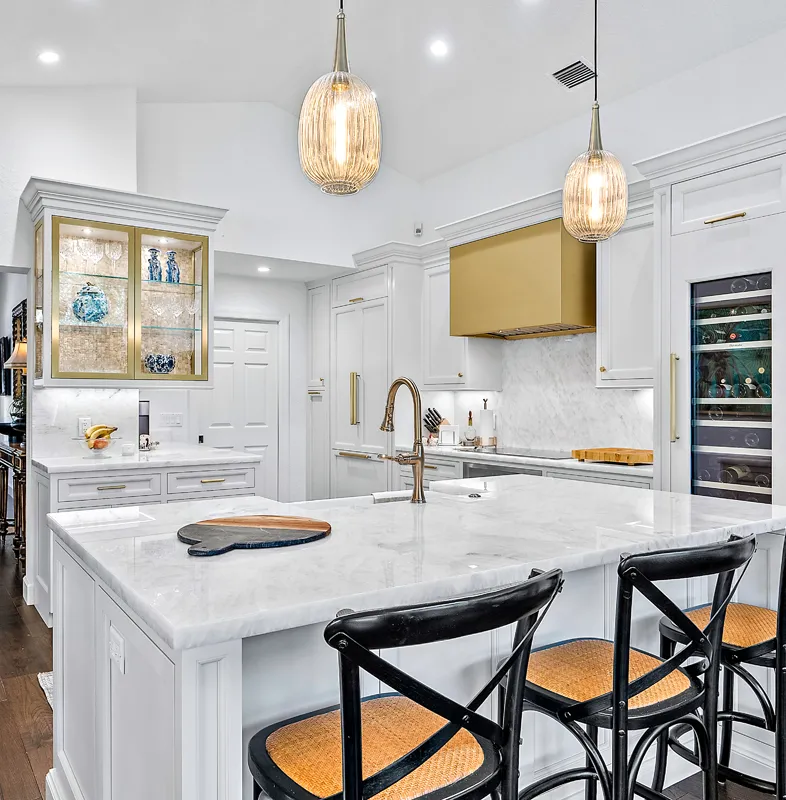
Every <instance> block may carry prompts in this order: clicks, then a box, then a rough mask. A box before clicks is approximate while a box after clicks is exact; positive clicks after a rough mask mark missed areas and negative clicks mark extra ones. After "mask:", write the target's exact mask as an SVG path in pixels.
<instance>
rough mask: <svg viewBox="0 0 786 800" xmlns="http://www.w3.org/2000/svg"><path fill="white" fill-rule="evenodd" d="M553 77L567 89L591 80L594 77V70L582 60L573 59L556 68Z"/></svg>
mask: <svg viewBox="0 0 786 800" xmlns="http://www.w3.org/2000/svg"><path fill="white" fill-rule="evenodd" d="M554 77H555V78H556V79H557V80H558V81H559V82H560V83H561V84H562V85H563V86H565V87H567V88H568V89H575V87H576V86H581V84H582V83H587V81H591V80H592V79H593V78H594V77H595V70H594V69H592V67H590V66H588V65H587V64H585V63H584V62H583V61H574V62H573V63H572V64H569V65H568V66H567V67H563V68H562V69H558V70H557V71H556V72H555V73H554Z"/></svg>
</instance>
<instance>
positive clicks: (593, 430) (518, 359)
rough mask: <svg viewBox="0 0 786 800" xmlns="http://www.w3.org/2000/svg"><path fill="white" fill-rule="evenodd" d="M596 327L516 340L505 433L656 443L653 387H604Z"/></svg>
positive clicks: (524, 437)
mask: <svg viewBox="0 0 786 800" xmlns="http://www.w3.org/2000/svg"><path fill="white" fill-rule="evenodd" d="M595 339H596V335H595V334H594V333H592V334H589V333H584V334H580V335H575V336H553V337H548V338H544V339H523V340H520V341H515V342H508V343H507V344H506V346H505V350H504V356H503V376H502V389H503V390H502V393H501V394H500V395H499V408H498V416H497V436H498V438H499V440H500V441H501V442H504V444H506V445H510V446H514V447H531V448H536V449H541V448H544V449H555V448H556V449H560V450H571V449H573V448H578V447H642V448H646V449H652V444H653V429H652V425H653V405H652V403H653V397H652V390H651V389H598V388H596V386H595V370H596V368H597V367H596V364H595Z"/></svg>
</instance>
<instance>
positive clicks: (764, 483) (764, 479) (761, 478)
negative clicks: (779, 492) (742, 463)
mask: <svg viewBox="0 0 786 800" xmlns="http://www.w3.org/2000/svg"><path fill="white" fill-rule="evenodd" d="M754 483H755V484H756V485H757V486H761V487H762V489H766V488H769V485H770V476H769V475H767V473H766V472H760V473H759V474H758V475H757V476H756V478H755V479H754Z"/></svg>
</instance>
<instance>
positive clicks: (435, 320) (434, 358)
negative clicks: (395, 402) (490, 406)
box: [423, 264, 467, 386]
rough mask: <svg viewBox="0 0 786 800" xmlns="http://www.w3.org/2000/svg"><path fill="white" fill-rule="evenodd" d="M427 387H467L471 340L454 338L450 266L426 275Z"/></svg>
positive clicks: (436, 268)
mask: <svg viewBox="0 0 786 800" xmlns="http://www.w3.org/2000/svg"><path fill="white" fill-rule="evenodd" d="M423 302H424V309H423V310H424V326H423V328H424V330H423V337H424V343H423V344H424V350H425V358H426V364H425V374H424V379H423V383H424V384H425V385H427V386H428V385H435V386H440V385H445V384H459V385H462V384H464V383H466V375H467V340H466V339H465V338H464V337H461V336H451V335H450V266H449V265H447V264H446V265H445V266H443V267H435V268H434V269H430V270H427V271H426V273H425V275H424V298H423Z"/></svg>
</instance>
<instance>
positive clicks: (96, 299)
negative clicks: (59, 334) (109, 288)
mask: <svg viewBox="0 0 786 800" xmlns="http://www.w3.org/2000/svg"><path fill="white" fill-rule="evenodd" d="M71 308H72V309H73V311H74V316H75V317H76V318H77V319H78V320H79V321H80V322H93V323H97V322H101V321H102V320H103V319H104V317H106V315H107V314H108V313H109V300H107V297H106V294H104V290H103V289H100V288H99V287H98V286H96V285H95V284H92V283H90V281H88V282H87V283H86V284H85V285H84V286H83V287H82V288H81V289H80V290H79V292H78V293H77V295H76V297H75V298H74V302H73V303H71Z"/></svg>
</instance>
